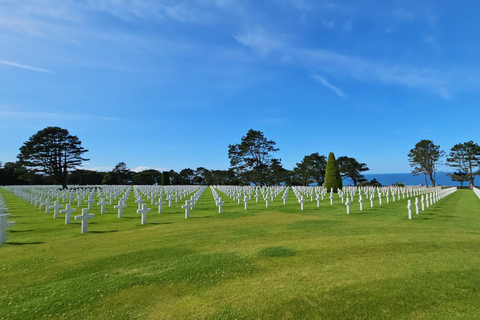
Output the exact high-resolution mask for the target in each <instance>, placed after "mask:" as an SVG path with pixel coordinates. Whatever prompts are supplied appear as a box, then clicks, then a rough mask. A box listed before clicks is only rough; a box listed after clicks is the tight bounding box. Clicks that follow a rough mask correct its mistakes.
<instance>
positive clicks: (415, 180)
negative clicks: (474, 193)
mask: <svg viewBox="0 0 480 320" xmlns="http://www.w3.org/2000/svg"><path fill="white" fill-rule="evenodd" d="M364 176H365V178H366V179H367V180H369V181H370V180H372V179H374V178H375V179H377V181H378V182H380V183H381V184H382V185H383V186H389V185H392V184H394V183H396V182H402V183H404V184H405V185H406V186H418V185H419V184H420V183H421V184H422V185H425V176H424V175H423V174H422V175H419V176H413V175H412V174H411V173H378V174H374V173H367V174H364ZM427 179H428V178H427ZM475 182H476V183H475V184H478V182H477V181H475ZM343 184H344V185H352V183H351V182H350V181H348V180H344V182H343ZM428 185H429V186H431V183H430V180H428ZM436 185H437V186H454V187H460V182H457V181H452V179H450V177H448V176H447V172H437V181H436ZM463 186H464V187H465V186H466V187H468V182H464V183H463Z"/></svg>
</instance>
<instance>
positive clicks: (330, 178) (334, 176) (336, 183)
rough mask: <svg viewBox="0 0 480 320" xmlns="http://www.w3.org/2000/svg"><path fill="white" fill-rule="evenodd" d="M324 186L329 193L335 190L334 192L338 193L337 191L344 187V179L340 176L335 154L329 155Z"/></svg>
mask: <svg viewBox="0 0 480 320" xmlns="http://www.w3.org/2000/svg"><path fill="white" fill-rule="evenodd" d="M323 186H324V188H325V189H327V190H329V191H330V190H331V189H333V191H334V192H337V189H341V188H342V186H343V182H342V177H341V176H340V168H339V167H338V163H337V160H335V155H334V154H333V152H330V153H329V154H328V160H327V169H326V170H325V183H324V185H323Z"/></svg>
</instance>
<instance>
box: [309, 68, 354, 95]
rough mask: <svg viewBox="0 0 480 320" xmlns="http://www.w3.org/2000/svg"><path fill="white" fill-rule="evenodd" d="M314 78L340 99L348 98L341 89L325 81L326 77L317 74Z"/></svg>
mask: <svg viewBox="0 0 480 320" xmlns="http://www.w3.org/2000/svg"><path fill="white" fill-rule="evenodd" d="M312 78H313V79H315V80H317V81H318V82H320V83H321V84H323V85H324V86H326V87H327V88H329V89H330V90H332V91H333V92H335V93H336V94H337V95H339V96H340V97H343V98H345V97H346V95H345V94H344V93H343V91H342V90H341V89H340V88H337V87H335V86H334V85H332V84H330V83H329V82H327V80H325V78H324V77H322V76H319V75H316V74H315V75H313V76H312Z"/></svg>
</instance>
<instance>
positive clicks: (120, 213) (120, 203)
mask: <svg viewBox="0 0 480 320" xmlns="http://www.w3.org/2000/svg"><path fill="white" fill-rule="evenodd" d="M126 206H127V205H126V204H125V202H123V199H120V200H118V205H116V206H113V209H118V217H119V218H121V217H123V208H125V207H126Z"/></svg>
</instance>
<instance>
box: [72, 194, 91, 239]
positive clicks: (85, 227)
mask: <svg viewBox="0 0 480 320" xmlns="http://www.w3.org/2000/svg"><path fill="white" fill-rule="evenodd" d="M92 202H93V201H92ZM93 217H95V215H94V214H88V209H85V208H83V209H82V215H81V216H75V220H82V233H87V232H88V219H90V218H93Z"/></svg>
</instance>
